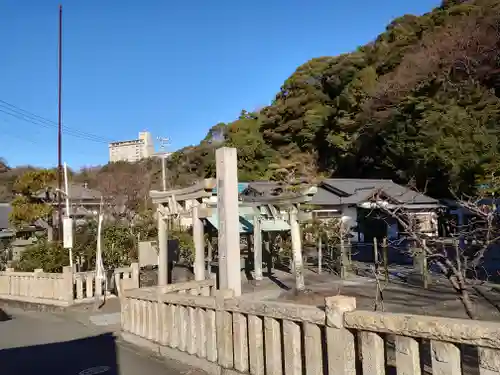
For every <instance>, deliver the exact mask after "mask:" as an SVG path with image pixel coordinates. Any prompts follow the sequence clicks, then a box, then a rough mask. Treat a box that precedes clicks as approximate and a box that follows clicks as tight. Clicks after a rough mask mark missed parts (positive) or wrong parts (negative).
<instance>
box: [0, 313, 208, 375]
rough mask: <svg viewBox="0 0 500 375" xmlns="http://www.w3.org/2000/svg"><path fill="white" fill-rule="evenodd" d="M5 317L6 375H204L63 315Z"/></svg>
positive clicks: (1, 327)
mask: <svg viewBox="0 0 500 375" xmlns="http://www.w3.org/2000/svg"><path fill="white" fill-rule="evenodd" d="M7 312H8V313H9V314H10V316H11V318H10V319H8V320H5V317H4V319H2V314H0V373H1V374H2V375H35V374H36V375H41V374H44V375H45V374H47V375H93V374H101V373H102V374H104V375H118V374H119V375H158V374H162V375H165V374H166V375H181V374H186V375H187V374H190V375H195V374H196V375H201V374H203V373H202V372H200V371H198V370H194V369H189V368H186V367H185V366H183V365H181V364H179V363H177V362H174V361H172V362H170V361H168V362H165V361H164V360H162V359H159V358H156V357H154V356H153V355H152V354H151V353H148V352H146V351H141V350H140V349H138V348H135V347H133V346H130V345H128V344H126V343H123V342H120V341H119V340H117V339H116V338H115V336H114V335H113V334H112V333H111V332H106V331H105V329H103V328H102V327H92V326H86V325H83V324H81V323H79V322H77V321H75V320H72V319H70V318H68V317H67V316H65V315H63V314H52V313H42V312H24V311H22V310H18V309H9V310H7Z"/></svg>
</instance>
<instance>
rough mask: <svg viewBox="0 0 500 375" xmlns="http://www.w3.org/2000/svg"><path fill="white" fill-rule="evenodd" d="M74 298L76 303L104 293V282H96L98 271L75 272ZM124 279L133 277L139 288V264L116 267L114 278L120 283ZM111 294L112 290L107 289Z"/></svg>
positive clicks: (135, 285) (107, 292) (116, 282)
mask: <svg viewBox="0 0 500 375" xmlns="http://www.w3.org/2000/svg"><path fill="white" fill-rule="evenodd" d="M73 279H74V298H75V302H76V303H81V302H86V301H89V300H93V299H94V298H95V296H96V295H97V296H102V295H103V286H104V285H103V283H100V282H96V271H88V272H76V273H75V274H74V277H73ZM122 279H131V280H132V281H133V285H134V287H135V288H139V264H138V263H132V264H131V265H130V267H121V268H115V269H114V270H113V280H114V283H115V285H118V283H119V282H120V280H122ZM105 292H106V294H107V295H108V294H110V290H109V288H108V290H106V291H105Z"/></svg>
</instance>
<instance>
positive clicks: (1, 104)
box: [0, 99, 112, 143]
mask: <svg viewBox="0 0 500 375" xmlns="http://www.w3.org/2000/svg"><path fill="white" fill-rule="evenodd" d="M0 112H3V113H5V114H8V115H10V116H13V117H16V118H18V119H20V120H23V121H26V122H30V123H32V124H35V125H40V126H43V127H46V128H55V127H57V126H58V124H57V122H55V121H52V120H50V119H47V118H45V117H42V116H39V115H37V114H35V113H33V112H30V111H27V110H25V109H22V108H20V107H18V106H15V105H13V104H10V103H8V102H6V101H5V100H1V99H0ZM62 128H63V131H64V133H65V134H67V135H70V136H73V137H77V138H81V139H86V140H88V141H94V142H98V143H110V142H112V141H111V140H110V139H108V138H105V137H102V136H99V135H95V134H92V133H89V132H84V131H82V130H79V129H75V128H71V127H69V126H67V125H62Z"/></svg>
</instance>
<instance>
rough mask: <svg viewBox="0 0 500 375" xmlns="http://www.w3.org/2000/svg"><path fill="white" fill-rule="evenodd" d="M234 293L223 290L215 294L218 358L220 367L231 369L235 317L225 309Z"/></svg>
mask: <svg viewBox="0 0 500 375" xmlns="http://www.w3.org/2000/svg"><path fill="white" fill-rule="evenodd" d="M233 296H234V291H233V290H231V289H222V290H217V291H216V292H215V299H216V312H215V326H216V332H217V333H216V337H217V352H218V353H217V357H218V362H219V365H220V366H221V367H223V368H227V369H231V368H233V365H234V358H233V356H234V354H233V351H234V347H233V319H232V318H233V317H232V314H231V312H229V311H226V310H225V309H224V301H225V300H226V299H229V298H232V297H233Z"/></svg>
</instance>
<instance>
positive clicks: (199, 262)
mask: <svg viewBox="0 0 500 375" xmlns="http://www.w3.org/2000/svg"><path fill="white" fill-rule="evenodd" d="M192 213H193V214H192V217H193V242H194V250H195V254H194V267H193V268H194V278H195V280H204V279H205V233H204V228H203V221H202V219H200V204H199V203H198V201H195V202H193V211H192Z"/></svg>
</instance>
